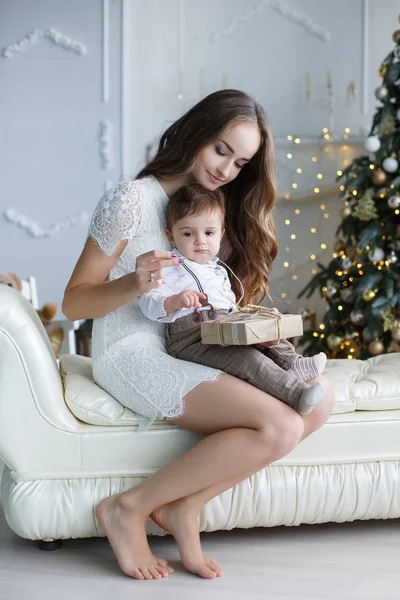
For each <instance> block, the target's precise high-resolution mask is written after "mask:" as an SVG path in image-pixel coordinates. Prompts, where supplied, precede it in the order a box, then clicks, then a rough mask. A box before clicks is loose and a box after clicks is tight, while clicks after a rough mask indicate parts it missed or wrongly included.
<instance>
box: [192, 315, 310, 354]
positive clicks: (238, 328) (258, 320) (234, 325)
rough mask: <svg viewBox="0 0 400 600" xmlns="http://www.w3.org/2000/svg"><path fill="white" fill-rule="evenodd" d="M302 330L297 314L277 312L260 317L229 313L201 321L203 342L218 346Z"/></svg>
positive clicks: (245, 343)
mask: <svg viewBox="0 0 400 600" xmlns="http://www.w3.org/2000/svg"><path fill="white" fill-rule="evenodd" d="M302 333H303V319H302V318H301V316H300V315H280V317H279V320H278V319H276V318H265V317H264V318H263V317H260V315H257V314H243V313H239V314H238V315H229V319H227V320H225V319H223V318H222V319H218V320H216V321H204V322H203V323H202V324H201V342H202V344H219V345H221V346H250V345H252V344H260V343H261V342H273V341H277V340H278V339H283V338H291V337H297V336H298V335H302Z"/></svg>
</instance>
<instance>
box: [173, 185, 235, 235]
mask: <svg viewBox="0 0 400 600" xmlns="http://www.w3.org/2000/svg"><path fill="white" fill-rule="evenodd" d="M216 210H219V211H220V213H221V220H222V224H223V223H224V220H225V200H224V196H223V194H222V193H221V192H220V191H219V190H214V191H212V190H207V189H206V188H204V187H203V186H202V185H200V184H199V183H189V184H187V185H184V186H182V187H180V188H179V190H177V191H176V192H175V194H173V195H172V196H171V198H170V200H169V202H168V205H167V227H168V229H169V230H170V231H171V230H172V227H173V225H174V224H175V223H176V222H177V221H180V220H181V219H184V218H185V217H188V216H192V215H193V216H197V215H203V214H205V213H211V212H214V211H216Z"/></svg>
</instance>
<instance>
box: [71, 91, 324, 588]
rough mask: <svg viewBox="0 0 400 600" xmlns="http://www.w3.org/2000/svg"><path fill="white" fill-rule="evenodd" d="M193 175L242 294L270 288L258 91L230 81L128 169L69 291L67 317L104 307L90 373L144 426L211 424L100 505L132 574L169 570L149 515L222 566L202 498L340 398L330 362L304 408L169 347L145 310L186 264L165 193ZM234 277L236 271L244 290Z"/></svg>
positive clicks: (203, 571)
mask: <svg viewBox="0 0 400 600" xmlns="http://www.w3.org/2000/svg"><path fill="white" fill-rule="evenodd" d="M191 181H196V182H198V183H200V184H201V185H203V186H204V187H205V188H207V189H210V190H214V189H221V191H222V193H223V194H224V196H225V203H226V234H225V237H226V240H225V247H224V254H223V256H221V257H222V258H223V260H224V261H225V262H226V263H227V264H228V265H229V266H230V267H231V268H232V270H233V271H234V272H235V273H236V275H237V276H238V277H239V278H240V280H241V281H242V283H243V286H244V289H245V291H246V296H245V297H244V299H243V303H249V302H251V303H256V302H259V301H260V300H262V299H263V298H264V297H265V296H266V294H267V293H268V284H269V280H270V272H271V267H272V263H273V260H274V258H275V257H276V254H277V239H276V234H275V229H274V220H273V219H274V217H273V210H274V206H275V202H276V185H275V168H274V150H273V139H272V135H271V132H270V129H269V127H268V124H267V121H266V117H265V114H264V111H263V109H262V108H261V107H260V106H259V105H258V104H257V103H256V102H255V101H254V100H253V99H252V98H250V97H249V96H248V95H247V94H245V93H243V92H241V91H237V90H222V91H219V92H215V93H213V94H211V95H209V96H207V97H206V98H204V99H203V100H201V101H200V102H199V103H198V104H196V106H194V107H193V108H192V109H191V110H189V111H188V112H187V113H186V114H185V115H183V116H182V117H181V118H180V119H178V121H176V122H175V123H173V124H172V125H171V126H170V127H169V128H168V129H167V130H166V131H165V133H164V134H163V135H162V137H161V140H160V144H159V147H158V151H157V153H156V155H155V157H154V158H153V159H152V160H151V161H150V162H149V164H148V165H147V166H146V167H145V168H144V169H143V170H142V171H141V172H140V173H139V174H138V175H137V177H136V179H134V178H132V179H124V180H122V181H120V182H118V183H117V184H116V185H115V186H114V187H113V188H112V189H111V190H109V191H108V192H107V193H106V194H105V195H104V196H103V198H101V200H100V201H99V203H98V205H97V207H96V209H95V212H94V215H93V217H92V221H91V224H90V227H89V236H88V239H87V241H86V244H85V247H84V249H83V251H82V254H81V256H80V258H79V260H78V262H77V265H76V267H75V269H74V272H73V274H72V276H71V279H70V281H69V283H68V285H67V288H66V290H65V296H64V302H63V311H64V314H65V315H66V316H67V317H68V318H69V319H71V320H75V319H82V318H93V319H94V324H93V339H92V347H93V375H94V378H95V380H96V382H97V383H98V384H99V385H100V386H101V387H103V388H104V389H106V390H107V391H108V392H109V393H110V394H112V395H113V396H114V397H115V398H117V399H118V400H119V401H120V402H121V403H122V404H123V405H125V406H127V407H129V408H131V409H132V410H134V411H135V412H137V413H138V414H139V415H142V422H141V425H140V429H141V430H146V429H148V428H149V427H150V426H151V424H152V423H153V422H154V420H155V419H166V420H168V421H169V422H172V423H175V424H176V425H178V426H179V427H182V428H184V429H187V430H189V431H192V432H196V433H200V434H203V435H205V437H204V438H203V439H202V440H201V441H200V442H198V443H197V444H196V445H195V446H194V447H193V448H191V449H190V450H188V451H187V452H185V453H183V454H182V455H181V456H178V457H177V458H175V459H174V460H172V461H171V463H169V464H168V465H166V466H165V467H163V468H161V469H160V470H159V471H157V472H156V473H154V474H153V475H151V476H149V477H148V478H147V479H146V480H144V481H143V482H142V483H141V484H139V485H137V486H136V487H134V488H132V489H130V490H127V491H125V492H123V493H120V494H115V495H113V496H110V497H108V498H105V499H103V500H102V501H101V502H100V503H99V505H98V506H97V507H96V516H97V518H98V520H99V522H100V524H101V525H102V527H103V528H104V530H105V532H106V534H107V537H108V539H109V541H110V543H111V546H112V548H113V550H114V553H115V555H116V558H117V560H118V563H119V565H120V567H121V569H122V570H123V572H124V573H126V574H127V575H130V576H131V577H134V578H136V579H153V578H160V577H163V576H164V577H165V576H168V575H169V574H170V573H172V571H173V569H172V568H171V567H170V565H168V563H167V562H166V561H165V560H163V559H160V558H158V557H155V556H154V555H153V554H152V552H151V551H150V548H149V545H148V542H147V538H146V530H145V522H146V519H147V518H148V517H149V516H151V518H152V519H153V520H154V521H155V522H156V523H157V524H159V525H160V526H161V527H163V528H164V529H165V530H167V531H169V532H170V533H171V534H172V535H173V536H174V538H175V540H176V542H177V544H178V548H179V551H180V554H181V558H182V561H183V563H184V565H185V567H186V568H187V569H188V570H189V571H191V572H193V573H196V574H198V575H199V576H201V577H204V578H208V579H210V578H214V577H217V576H220V575H221V573H222V570H221V568H220V567H219V565H218V564H217V563H216V562H215V561H214V560H213V559H212V558H210V557H207V556H205V555H203V553H202V550H201V544H200V535H199V530H198V524H197V518H198V514H199V512H200V510H201V509H202V507H203V506H204V504H206V503H207V502H208V501H209V500H211V499H212V498H213V497H214V496H216V495H218V494H220V493H222V492H223V491H225V490H226V489H229V488H231V487H233V486H234V485H236V484H237V483H239V482H240V481H242V480H244V479H246V478H247V477H249V476H250V475H252V474H253V473H256V472H257V471H259V470H260V469H262V468H264V467H265V466H266V465H268V464H270V463H271V462H273V461H275V460H277V459H279V458H281V457H283V456H285V455H286V454H287V453H289V452H290V451H291V450H293V448H294V447H295V446H296V445H297V444H298V443H299V442H300V441H301V440H303V439H304V438H305V437H307V436H308V435H310V433H312V432H314V431H315V430H316V429H318V428H319V427H321V425H323V423H325V421H326V419H327V418H328V416H329V415H330V413H331V410H332V407H333V402H334V396H333V391H332V387H331V385H330V384H329V382H328V381H327V380H326V379H325V378H324V377H322V376H320V377H318V381H321V382H323V385H324V388H325V394H324V397H323V399H322V400H321V401H320V402H319V404H318V405H317V406H316V407H315V409H314V410H313V412H312V413H311V414H309V415H307V416H300V415H299V414H298V413H296V412H295V411H294V410H293V409H292V408H290V407H289V406H287V405H286V404H284V403H282V402H280V401H279V400H277V399H276V398H273V397H272V396H270V395H268V394H266V393H264V392H262V391H260V390H258V389H257V388H255V387H253V386H251V385H250V384H248V383H246V382H244V381H242V380H240V379H237V378H235V377H233V376H231V375H228V374H226V373H221V372H220V371H218V370H216V369H212V368H209V367H204V366H202V365H196V364H193V363H189V362H185V361H180V360H177V359H174V358H172V357H171V356H169V355H168V354H167V352H166V349H165V333H164V327H165V326H164V325H163V324H162V323H157V322H154V321H150V320H148V319H146V318H145V317H144V316H143V315H142V313H141V311H140V308H139V296H140V295H141V294H142V293H143V292H145V291H149V290H151V289H153V288H154V287H156V286H158V285H159V284H160V283H161V281H162V269H163V267H167V266H171V265H176V264H179V260H180V259H179V258H177V257H176V256H174V255H173V254H171V251H170V250H169V248H170V246H169V243H168V240H167V238H166V236H165V227H166V217H165V211H166V206H167V203H168V198H169V197H170V196H171V195H172V194H173V193H174V192H175V191H176V190H178V189H179V188H180V187H181V186H182V185H184V184H186V183H189V182H191ZM236 285H237V284H236V282H235V280H234V279H233V280H232V287H233V289H234V291H235V292H236V293H237V297H239V293H238V289H237V287H236Z"/></svg>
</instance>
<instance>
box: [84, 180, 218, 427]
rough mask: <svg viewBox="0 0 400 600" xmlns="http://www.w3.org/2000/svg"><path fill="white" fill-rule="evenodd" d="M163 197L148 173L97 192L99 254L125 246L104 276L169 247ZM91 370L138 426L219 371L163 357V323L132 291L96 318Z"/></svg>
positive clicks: (175, 408)
mask: <svg viewBox="0 0 400 600" xmlns="http://www.w3.org/2000/svg"><path fill="white" fill-rule="evenodd" d="M167 202H168V197H167V195H166V194H165V192H164V190H163V188H162V187H161V185H160V184H159V183H158V181H157V179H155V177H153V176H149V177H144V178H143V179H137V180H135V181H132V180H121V181H119V182H118V183H117V184H116V185H115V186H114V187H112V188H111V189H110V190H109V191H108V192H106V193H105V194H104V196H103V197H102V198H101V199H100V201H99V203H98V205H97V207H96V209H95V211H94V214H93V217H92V220H91V223H90V226H89V236H90V237H91V238H93V240H94V241H95V242H96V244H97V245H98V247H99V248H100V250H101V251H102V252H104V254H108V255H111V254H113V252H114V251H115V249H116V248H117V246H118V244H119V243H120V242H121V241H122V240H128V243H127V245H126V248H125V250H124V252H123V253H122V255H121V257H120V258H119V260H118V262H117V263H116V265H115V266H114V267H113V269H112V270H111V272H110V275H109V278H108V279H109V280H110V281H111V280H113V279H118V278H119V277H122V276H123V275H126V274H127V273H132V272H133V271H135V265H136V258H137V257H138V256H139V255H140V254H144V253H145V252H149V251H150V250H155V249H161V250H163V249H165V250H169V249H170V248H171V247H170V245H169V242H168V239H167V237H166V235H165V233H164V231H165V228H166V217H165V210H166V206H167ZM92 354H93V376H94V379H95V381H96V383H98V385H100V386H101V387H102V388H103V389H105V390H106V391H107V392H108V393H109V394H111V395H112V396H114V397H115V398H116V399H117V400H118V401H119V402H120V403H121V404H123V405H124V406H126V407H128V408H130V409H131V410H133V411H135V412H136V413H138V414H139V415H142V416H143V419H142V421H141V423H140V426H139V428H140V429H148V428H149V427H150V426H151V424H152V423H153V421H154V420H156V419H163V418H176V417H178V416H180V415H182V414H183V412H184V400H183V398H184V396H185V395H186V394H187V393H188V392H189V391H190V390H192V389H193V388H194V387H195V386H196V385H198V384H199V383H202V382H203V381H215V380H216V379H217V378H218V376H219V374H220V371H219V370H217V369H212V368H210V367H204V366H202V365H197V364H194V363H190V362H186V361H183V360H178V359H176V358H172V357H171V356H169V355H168V354H167V352H166V349H165V325H164V324H163V323H158V322H155V321H150V320H149V319H147V318H146V317H145V316H144V315H143V314H142V312H141V310H140V308H139V299H138V298H135V299H134V300H132V301H131V302H129V303H128V304H125V305H123V306H121V307H119V308H117V309H116V310H114V311H113V312H111V313H109V314H108V315H106V316H104V317H101V318H98V319H94V322H93V333H92Z"/></svg>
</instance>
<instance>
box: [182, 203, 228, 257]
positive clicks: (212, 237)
mask: <svg viewBox="0 0 400 600" xmlns="http://www.w3.org/2000/svg"><path fill="white" fill-rule="evenodd" d="M171 233H172V238H173V244H174V246H175V247H176V248H177V249H178V250H179V252H180V253H181V254H183V255H184V256H186V257H187V258H188V259H189V260H193V261H195V262H197V263H200V264H205V263H207V262H209V261H210V260H212V259H213V258H214V256H217V254H218V251H219V247H220V243H221V239H222V236H223V235H224V229H223V223H222V217H221V213H220V211H219V210H217V211H214V212H211V213H204V214H201V215H190V216H188V217H185V218H184V219H181V220H180V221H177V222H176V223H175V224H174V225H173V227H172V232H171Z"/></svg>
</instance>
